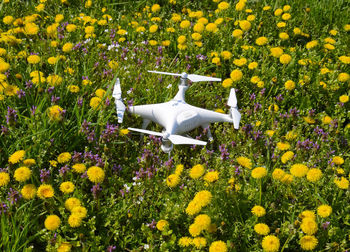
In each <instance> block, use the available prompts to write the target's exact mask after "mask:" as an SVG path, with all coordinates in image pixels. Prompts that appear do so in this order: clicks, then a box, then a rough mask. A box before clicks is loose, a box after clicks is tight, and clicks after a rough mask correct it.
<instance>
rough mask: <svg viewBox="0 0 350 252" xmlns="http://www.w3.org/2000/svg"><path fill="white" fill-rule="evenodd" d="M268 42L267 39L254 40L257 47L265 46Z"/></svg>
mask: <svg viewBox="0 0 350 252" xmlns="http://www.w3.org/2000/svg"><path fill="white" fill-rule="evenodd" d="M268 42H269V40H268V39H267V37H259V38H257V39H256V40H255V44H257V45H259V46H263V45H266V44H267V43H268Z"/></svg>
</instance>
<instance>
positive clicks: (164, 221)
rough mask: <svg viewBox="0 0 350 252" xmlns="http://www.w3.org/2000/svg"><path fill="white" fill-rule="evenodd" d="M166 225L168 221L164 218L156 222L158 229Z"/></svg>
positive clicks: (163, 228) (161, 229)
mask: <svg viewBox="0 0 350 252" xmlns="http://www.w3.org/2000/svg"><path fill="white" fill-rule="evenodd" d="M168 226H169V222H168V221H166V220H159V221H158V222H157V229H158V230H159V231H164V230H165V228H166V227H168Z"/></svg>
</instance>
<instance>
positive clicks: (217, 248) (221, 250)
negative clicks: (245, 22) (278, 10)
mask: <svg viewBox="0 0 350 252" xmlns="http://www.w3.org/2000/svg"><path fill="white" fill-rule="evenodd" d="M238 3H240V2H238ZM236 6H237V5H236ZM209 252H227V245H226V243H224V242H223V241H214V242H212V243H211V244H210V247H209Z"/></svg>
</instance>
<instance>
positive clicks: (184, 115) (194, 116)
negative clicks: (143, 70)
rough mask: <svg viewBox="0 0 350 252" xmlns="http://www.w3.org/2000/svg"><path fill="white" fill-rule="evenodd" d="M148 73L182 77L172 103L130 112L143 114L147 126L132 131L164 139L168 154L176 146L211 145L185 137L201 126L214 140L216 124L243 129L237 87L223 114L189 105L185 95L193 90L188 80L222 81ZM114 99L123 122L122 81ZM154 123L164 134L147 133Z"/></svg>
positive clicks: (144, 123)
mask: <svg viewBox="0 0 350 252" xmlns="http://www.w3.org/2000/svg"><path fill="white" fill-rule="evenodd" d="M148 72H150V73H157V74H166V75H172V76H179V77H181V78H180V84H179V91H178V92H177V94H176V96H175V97H174V98H173V99H172V100H171V101H168V102H164V103H157V104H149V105H139V106H131V107H129V111H130V112H131V113H133V114H137V115H140V116H141V117H142V118H143V123H142V129H136V128H128V129H129V130H132V131H137V132H140V133H145V134H149V135H154V136H160V137H162V146H161V148H162V150H163V151H164V152H166V153H170V152H171V150H172V149H173V144H190V145H206V144H207V142H204V141H200V140H196V139H193V138H191V137H189V136H183V134H185V133H186V132H189V131H191V130H193V129H195V128H197V127H199V126H201V127H202V128H203V129H206V128H207V129H208V133H207V134H208V138H209V140H210V141H212V140H213V137H212V135H211V132H210V129H209V124H210V123H212V122H230V123H233V125H234V128H235V129H238V128H239V121H240V119H241V114H240V113H239V112H238V107H237V98H236V92H235V89H233V88H232V89H231V91H230V96H229V99H228V102H227V105H229V106H230V107H231V109H230V113H229V114H222V113H218V112H214V111H211V110H207V109H202V108H198V107H195V106H192V105H189V104H187V103H186V102H185V92H186V90H187V89H188V87H189V86H188V84H187V81H188V80H190V81H191V82H199V81H221V79H219V78H213V77H207V76H201V75H196V74H187V73H182V74H177V73H167V72H158V71H148ZM112 96H113V97H114V99H115V104H116V107H117V115H118V122H119V123H122V122H123V116H124V112H125V105H124V103H123V101H122V96H121V88H120V81H119V79H117V80H116V83H115V85H114V90H113V94H112ZM151 121H152V122H155V123H157V124H160V125H161V126H163V127H164V129H163V131H162V132H156V131H151V130H146V128H147V126H148V125H149V123H150V122H151Z"/></svg>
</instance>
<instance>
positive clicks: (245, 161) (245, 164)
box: [236, 157, 252, 169]
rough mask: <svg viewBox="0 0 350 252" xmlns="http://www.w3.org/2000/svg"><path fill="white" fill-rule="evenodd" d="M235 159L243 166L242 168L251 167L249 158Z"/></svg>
mask: <svg viewBox="0 0 350 252" xmlns="http://www.w3.org/2000/svg"><path fill="white" fill-rule="evenodd" d="M236 160H237V162H238V164H239V165H241V166H243V167H244V168H248V169H251V168H252V161H251V160H250V159H249V158H246V157H238V158H237V159H236Z"/></svg>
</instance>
